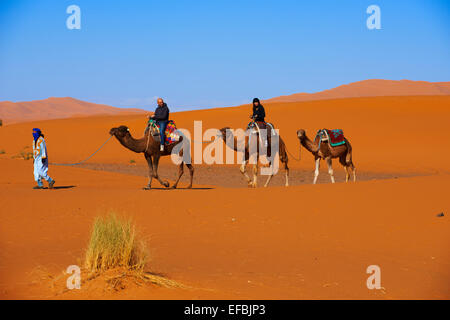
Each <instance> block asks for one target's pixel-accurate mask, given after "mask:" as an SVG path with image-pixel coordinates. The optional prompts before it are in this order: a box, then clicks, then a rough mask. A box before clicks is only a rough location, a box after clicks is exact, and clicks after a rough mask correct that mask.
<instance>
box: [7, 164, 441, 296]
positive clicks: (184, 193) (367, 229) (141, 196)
mask: <svg viewBox="0 0 450 320" xmlns="http://www.w3.org/2000/svg"><path fill="white" fill-rule="evenodd" d="M0 165H1V166H2V168H3V170H4V171H3V172H2V175H0V208H1V210H0V247H1V248H2V250H0V298H3V299H17V298H26V299H43V298H54V299H86V298H87V299H99V298H102V299H199V298H200V299H222V298H226V299H229V298H234V299H250V298H252V299H305V298H309V299H362V298H364V299H365V298H367V299H418V298H424V299H449V298H450V289H449V288H450V286H449V283H450V255H449V252H450V250H449V249H450V248H449V243H450V232H449V231H450V224H449V216H448V215H449V210H450V206H449V203H448V201H447V200H446V199H447V193H448V189H449V188H450V176H449V175H436V176H428V177H417V178H405V179H397V180H385V181H370V182H359V183H356V184H343V183H341V184H335V185H331V184H322V185H316V186H312V185H309V186H297V187H289V188H285V187H272V188H266V189H265V188H260V189H224V188H220V187H216V188H215V189H212V190H201V189H198V190H195V189H194V190H182V189H180V190H175V191H165V190H162V191H161V190H153V191H143V190H140V187H141V186H142V180H141V178H139V177H132V176H125V175H121V174H115V173H102V172H94V171H90V170H85V169H77V168H68V167H53V168H51V174H52V175H53V176H54V177H55V178H56V179H57V181H58V185H59V186H65V187H70V186H74V187H72V188H68V189H59V190H39V191H35V190H32V189H31V184H30V176H31V170H32V168H31V163H30V162H25V161H14V160H7V159H3V160H0ZM23 199H26V201H23ZM219 203H220V205H218V204H219ZM109 210H114V211H116V212H118V213H120V214H123V215H126V216H130V217H133V219H134V220H135V221H136V223H137V225H138V226H139V228H140V230H141V232H143V234H144V235H145V236H146V238H147V239H148V244H149V247H150V249H151V262H150V264H149V267H150V268H151V269H152V270H153V271H155V272H158V273H163V274H165V275H166V276H167V277H169V278H170V279H173V280H176V281H178V282H180V283H182V284H184V285H187V286H189V287H191V288H190V289H164V288H159V287H155V286H153V287H151V286H150V287H146V286H144V287H131V288H130V289H125V290H122V291H119V292H114V291H105V290H104V289H103V288H102V287H94V288H92V286H88V285H87V284H86V286H84V285H83V284H82V288H81V290H79V291H70V292H65V293H62V294H58V295H57V293H58V291H57V290H54V289H52V288H51V286H50V284H49V283H48V282H45V281H44V280H40V279H39V277H38V276H39V273H38V271H39V270H41V269H46V270H48V272H49V273H51V274H53V275H54V276H63V279H65V278H67V275H66V276H64V275H62V271H64V270H65V269H66V268H67V267H68V266H69V265H72V264H76V265H81V263H82V261H81V259H82V257H83V252H84V249H85V247H86V243H87V241H88V237H89V230H90V227H91V225H92V222H93V220H94V218H95V217H96V216H97V215H101V214H106V213H107V212H108V211H109ZM440 212H444V213H445V216H444V217H437V214H439V213H440ZM369 265H378V266H379V267H380V268H381V285H382V287H383V289H380V290H368V289H367V287H366V280H367V277H368V275H367V274H366V269H367V267H368V266H369Z"/></svg>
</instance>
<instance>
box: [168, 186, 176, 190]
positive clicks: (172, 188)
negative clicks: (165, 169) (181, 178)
mask: <svg viewBox="0 0 450 320" xmlns="http://www.w3.org/2000/svg"><path fill="white" fill-rule="evenodd" d="M176 188H177V186H176V185H173V186H171V187H170V188H169V189H171V190H174V189H176Z"/></svg>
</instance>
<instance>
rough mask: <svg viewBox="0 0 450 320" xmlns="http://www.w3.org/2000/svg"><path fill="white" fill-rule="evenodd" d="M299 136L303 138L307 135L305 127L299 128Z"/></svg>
mask: <svg viewBox="0 0 450 320" xmlns="http://www.w3.org/2000/svg"><path fill="white" fill-rule="evenodd" d="M297 137H298V138H299V139H300V140H302V139H304V138H305V137H306V131H305V130H304V129H299V130H297Z"/></svg>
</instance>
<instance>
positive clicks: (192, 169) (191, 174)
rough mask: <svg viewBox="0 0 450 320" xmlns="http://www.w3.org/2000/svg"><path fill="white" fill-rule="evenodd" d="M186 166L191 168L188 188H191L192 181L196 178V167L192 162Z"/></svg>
mask: <svg viewBox="0 0 450 320" xmlns="http://www.w3.org/2000/svg"><path fill="white" fill-rule="evenodd" d="M186 167H188V169H189V175H190V178H191V180H190V182H189V185H188V186H187V188H188V189H191V188H192V181H193V180H194V167H193V166H192V164H190V163H186Z"/></svg>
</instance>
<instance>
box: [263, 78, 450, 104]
mask: <svg viewBox="0 0 450 320" xmlns="http://www.w3.org/2000/svg"><path fill="white" fill-rule="evenodd" d="M421 95H425V96H428V95H431V96H437V95H450V82H427V81H411V80H400V81H395V80H381V79H371V80H363V81H358V82H353V83H350V84H345V85H342V86H339V87H336V88H333V89H329V90H324V91H321V92H317V93H294V94H291V95H287V96H280V97H276V98H272V99H268V100H266V102H295V101H310V100H323V99H341V98H352V97H378V96H421Z"/></svg>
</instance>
